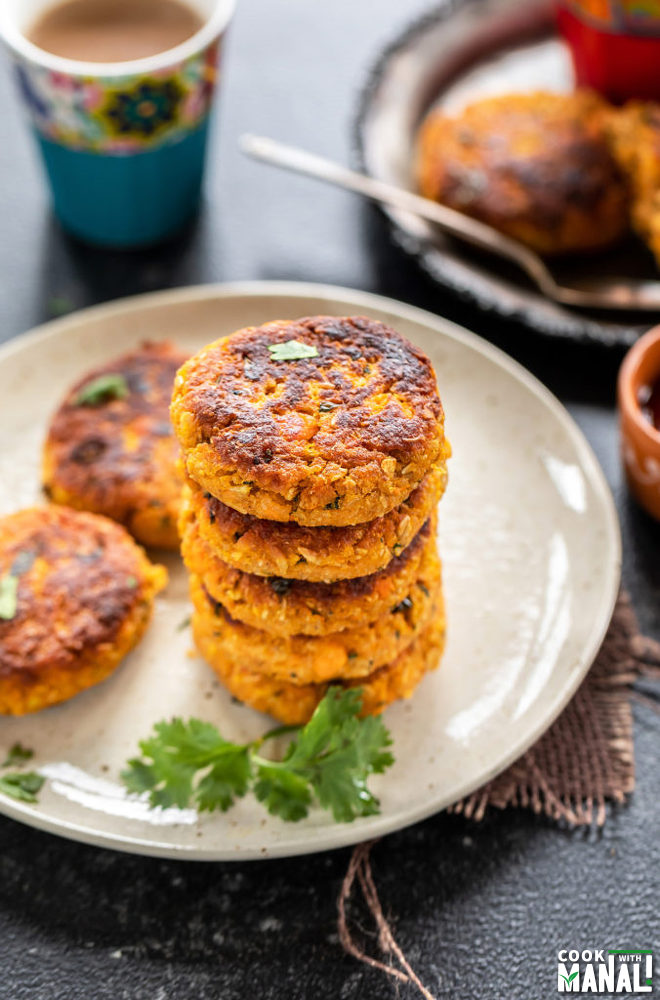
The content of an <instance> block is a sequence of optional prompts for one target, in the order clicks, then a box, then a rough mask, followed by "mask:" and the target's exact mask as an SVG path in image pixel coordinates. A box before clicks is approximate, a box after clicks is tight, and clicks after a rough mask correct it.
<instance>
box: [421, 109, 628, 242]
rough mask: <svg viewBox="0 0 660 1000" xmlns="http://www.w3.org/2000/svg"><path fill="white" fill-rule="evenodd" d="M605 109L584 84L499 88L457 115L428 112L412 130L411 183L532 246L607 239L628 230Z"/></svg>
mask: <svg viewBox="0 0 660 1000" xmlns="http://www.w3.org/2000/svg"><path fill="white" fill-rule="evenodd" d="M610 114H611V109H609V108H608V106H607V105H606V104H605V103H604V102H603V101H602V100H601V99H600V98H599V97H597V96H596V95H595V94H592V93H591V92H589V91H577V92H576V93H573V94H553V93H544V92H536V93H529V94H506V95H501V96H498V97H487V98H484V99H483V100H480V101H476V102H475V103H473V104H470V105H468V107H466V108H465V109H464V110H463V111H461V112H460V113H458V114H457V115H448V114H445V113H444V112H443V110H442V109H439V110H434V111H431V113H430V114H429V115H428V117H427V118H426V120H425V122H424V124H423V125H422V127H421V130H420V134H419V150H418V160H417V176H418V182H419V187H420V190H421V192H422V194H423V195H425V196H426V197H427V198H431V199H433V200H434V201H439V202H442V203H443V204H445V205H449V206H450V207H451V208H454V209H456V210H457V211H459V212H464V213H465V214H466V215H471V216H473V217H474V218H476V219H480V220H481V221H482V222H486V223H488V224H489V225H491V226H493V227H494V228H495V229H498V230H500V231H501V232H503V233H506V234H507V235H509V236H513V237H514V238H515V239H518V240H520V241H521V242H523V243H526V244H528V245H529V246H530V247H532V248H533V249H535V250H537V251H538V252H539V253H542V254H559V253H566V252H574V251H581V250H596V249H599V248H601V247H606V246H609V245H610V244H612V243H614V242H615V241H616V240H617V239H618V238H619V237H620V236H622V235H623V234H624V233H625V232H626V230H627V229H628V193H627V189H626V183H625V181H624V179H623V177H622V174H621V173H620V171H619V168H618V166H617V164H616V162H615V160H614V157H613V156H612V153H611V151H610V147H609V143H608V135H607V122H608V117H609V115H610Z"/></svg>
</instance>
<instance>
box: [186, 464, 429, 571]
mask: <svg viewBox="0 0 660 1000" xmlns="http://www.w3.org/2000/svg"><path fill="white" fill-rule="evenodd" d="M446 483H447V468H446V465H445V464H444V462H443V463H442V464H441V465H439V466H438V467H437V468H435V469H432V470H431V472H429V473H428V474H427V475H426V476H425V477H424V479H423V480H422V482H421V483H420V484H419V486H417V487H416V488H415V489H414V490H413V492H412V493H411V494H410V496H408V497H406V499H405V500H404V501H403V503H402V504H400V505H399V506H398V507H395V508H394V509H393V510H391V511H389V512H388V513H387V514H384V515H383V516H382V517H379V518H376V519H375V520H373V521H367V522H365V523H362V524H355V525H348V526H346V527H343V528H307V527H304V526H303V525H300V524H296V523H295V521H290V522H289V523H288V524H282V523H281V522H278V521H264V520H262V519H261V518H257V517H253V516H252V515H250V514H240V513H239V512H238V511H235V510H232V508H231V507H227V505H226V504H223V503H221V502H220V501H219V500H216V499H215V497H213V496H211V494H210V493H207V492H205V491H204V490H203V489H202V488H201V487H199V486H197V485H196V484H195V483H193V482H192V480H190V479H189V480H188V484H187V485H186V486H185V487H184V494H183V506H182V515H181V522H180V529H181V535H182V536H183V535H184V534H185V532H186V531H187V530H188V526H189V525H191V524H194V525H195V528H196V530H197V532H198V533H199V535H200V536H201V538H202V539H203V540H204V542H205V543H206V544H207V545H208V547H209V549H211V550H212V551H213V552H214V554H215V555H216V556H217V557H218V558H219V559H222V561H223V562H225V563H226V564H227V565H228V566H232V567H234V568H235V569H240V570H243V571H244V572H246V573H256V574H259V575H260V576H280V577H285V578H286V579H291V580H309V581H312V582H316V583H319V582H320V583H331V582H332V581H334V580H347V579H353V578H354V577H359V576H368V575H369V574H372V573H376V572H378V570H381V569H383V568H384V567H385V566H387V565H388V563H389V562H390V560H392V559H393V558H396V556H399V555H401V553H402V552H403V551H404V550H405V548H406V546H407V545H409V544H410V543H411V542H412V540H413V539H414V538H415V536H416V535H417V533H418V531H419V530H420V528H421V527H422V525H423V524H424V523H425V521H427V520H428V518H429V517H430V516H431V514H432V513H433V511H434V510H435V508H436V505H437V503H438V501H439V499H440V497H441V496H442V494H443V492H444V489H445V486H446Z"/></svg>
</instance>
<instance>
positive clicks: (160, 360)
mask: <svg viewBox="0 0 660 1000" xmlns="http://www.w3.org/2000/svg"><path fill="white" fill-rule="evenodd" d="M185 358H186V354H185V353H183V352H182V351H180V350H179V349H178V348H176V347H174V346H173V345H172V344H169V343H159V344H155V343H145V344H143V345H142V346H141V347H140V348H139V349H138V350H136V351H134V352H132V353H130V354H125V355H123V356H122V357H119V358H115V359H114V360H113V361H110V362H108V363H107V364H105V365H102V366H100V367H98V368H95V369H94V370H93V371H90V372H88V373H87V374H86V375H85V376H84V378H81V379H79V381H78V382H77V383H76V384H75V385H74V386H73V387H72V389H71V390H70V391H69V393H68V394H67V396H66V399H65V400H64V402H63V403H62V405H61V406H60V407H59V409H58V410H57V412H56V413H55V415H54V417H53V419H52V422H51V425H50V430H49V432H48V437H47V439H46V443H45V446H44V454H43V482H44V489H45V491H46V493H47V495H48V497H49V498H50V499H51V500H53V501H54V502H55V503H60V504H66V505H67V506H69V507H75V508H76V509H78V510H90V511H93V512H95V513H97V514H105V515H106V516H107V517H111V518H112V519H113V520H115V521H119V522H120V523H121V524H124V525H125V526H126V527H127V528H128V530H129V531H130V532H131V534H133V535H134V536H135V537H136V538H137V539H138V541H140V542H142V543H143V544H144V545H151V546H161V547H163V548H171V549H176V548H178V544H179V542H178V532H177V519H178V514H179V508H180V503H181V488H182V486H181V475H180V473H179V471H178V470H177V469H176V462H177V458H178V454H179V446H178V444H177V441H176V438H175V437H174V434H173V432H172V426H171V423H170V417H169V405H170V400H171V397H172V386H173V384H174V376H175V374H176V371H177V369H178V368H179V366H180V365H181V364H182V363H183V361H184V360H185Z"/></svg>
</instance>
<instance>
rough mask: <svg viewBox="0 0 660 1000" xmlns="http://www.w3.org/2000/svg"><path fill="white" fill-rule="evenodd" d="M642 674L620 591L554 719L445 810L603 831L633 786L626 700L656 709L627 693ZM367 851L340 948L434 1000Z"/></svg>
mask: <svg viewBox="0 0 660 1000" xmlns="http://www.w3.org/2000/svg"><path fill="white" fill-rule="evenodd" d="M642 676H646V677H649V678H655V679H660V643H658V642H655V641H654V640H652V639H648V638H646V637H645V636H643V635H641V633H640V631H639V628H638V625H637V619H636V617H635V613H634V611H633V609H632V607H631V604H630V600H629V598H628V596H627V594H625V593H621V594H620V595H619V599H618V601H617V605H616V608H615V609H614V614H613V616H612V621H611V623H610V627H609V629H608V632H607V635H606V637H605V640H604V642H603V645H602V646H601V649H600V652H599V653H598V656H597V657H596V660H595V661H594V664H593V666H592V667H591V670H590V671H589V673H588V674H587V676H586V678H585V679H584V681H583V682H582V685H581V686H580V688H579V689H578V691H577V693H576V694H575V696H574V698H573V699H572V701H571V702H570V703H569V705H568V706H567V707H566V708H565V709H564V711H563V712H562V714H561V715H560V716H559V718H558V719H557V720H556V721H555V722H554V723H553V725H552V726H551V727H550V728H549V729H548V731H547V732H546V733H545V735H544V736H542V737H541V739H540V740H539V741H538V743H535V744H534V746H533V747H531V748H530V749H529V750H528V751H527V752H526V753H524V754H523V755H522V757H520V758H519V759H518V760H517V761H516V762H515V763H514V764H512V765H511V767H509V768H508V769H507V770H506V771H504V772H503V773H502V774H500V775H499V776H498V777H496V778H494V779H493V780H492V781H489V782H488V784H487V785H484V787H483V788H480V789H479V790H478V791H476V792H474V793H473V794H472V795H470V796H468V798H466V799H463V800H462V801H461V802H458V803H456V805H454V806H452V808H451V810H450V811H451V812H454V813H461V814H462V815H464V816H466V817H468V818H469V819H473V820H476V821H479V820H481V819H483V817H484V815H485V813H486V811H487V809H488V808H489V807H495V808H497V809H505V808H507V807H518V808H527V809H532V810H533V811H534V812H535V813H541V814H543V815H545V816H548V817H549V818H551V819H553V820H561V821H564V822H565V823H567V824H570V825H571V826H592V825H593V826H602V825H603V823H604V822H605V820H606V817H607V803H608V802H619V803H621V802H624V801H625V799H626V797H627V796H628V795H629V794H630V793H631V792H632V791H633V789H634V787H635V756H634V746H633V717H632V707H631V701H632V699H634V698H636V699H640V700H643V701H645V702H647V703H648V704H650V705H652V706H654V707H655V708H656V710H657V709H658V702H657V701H655V700H654V699H652V698H650V697H647V696H645V695H643V694H641V693H640V692H638V691H634V690H633V687H632V686H633V684H634V683H635V681H637V680H638V679H639V678H640V677H642ZM371 846H372V845H371V844H370V843H368V844H358V846H357V847H356V848H355V850H354V851H353V854H352V856H351V860H350V863H349V867H348V871H347V873H346V877H345V879H344V882H343V885H342V888H341V892H340V896H339V900H338V910H339V919H338V929H339V937H340V940H341V943H342V945H343V947H344V949H345V950H346V951H348V952H349V953H350V954H352V955H354V956H355V958H358V959H359V960H360V961H362V962H365V963H366V964H368V965H371V966H372V967H374V968H378V969H381V970H382V971H383V972H386V973H387V974H388V975H389V976H391V977H393V978H394V979H397V980H399V981H400V982H405V983H411V984H413V985H414V986H415V987H416V988H417V989H418V991H419V992H420V993H421V994H422V996H424V997H426V998H429V1000H433V998H432V995H431V994H430V993H429V991H428V990H427V989H426V988H425V987H424V986H423V984H422V983H421V982H420V980H419V978H418V977H417V975H416V974H415V972H414V970H413V969H412V968H411V967H410V964H409V963H408V960H407V959H406V956H405V955H404V954H403V952H402V951H401V949H400V948H399V946H398V945H397V943H396V941H395V940H394V937H393V934H392V930H391V928H390V926H389V924H388V922H387V920H386V919H385V917H384V915H383V911H382V909H381V906H380V901H379V899H378V892H377V889H376V886H375V883H374V881H373V876H372V872H371V866H370V862H369V854H370V850H371ZM356 885H357V886H359V887H360V890H361V893H362V896H363V898H364V901H365V903H366V905H367V908H368V910H369V911H370V913H371V915H372V917H373V919H374V923H375V925H376V930H377V934H378V945H379V948H380V951H381V952H382V954H383V956H384V957H385V958H386V960H387V962H381V961H380V960H378V959H376V958H372V957H371V956H369V955H367V954H366V953H365V952H364V951H363V950H362V948H361V947H360V946H359V945H357V944H356V942H355V939H354V937H353V934H352V931H351V928H350V922H349V918H348V905H349V904H350V901H351V896H352V894H353V891H354V888H355V887H356ZM393 963H397V964H398V966H399V968H397V967H396V966H395V965H394V964H393Z"/></svg>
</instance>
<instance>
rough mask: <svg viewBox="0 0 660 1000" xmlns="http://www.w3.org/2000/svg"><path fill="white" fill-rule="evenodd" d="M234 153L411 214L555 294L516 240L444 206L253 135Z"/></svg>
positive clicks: (546, 276) (542, 266)
mask: <svg viewBox="0 0 660 1000" xmlns="http://www.w3.org/2000/svg"><path fill="white" fill-rule="evenodd" d="M240 148H241V149H242V151H243V152H244V153H247V154H248V155H249V156H252V157H253V158H254V159H256V160H262V161H263V162H265V163H271V164H273V165H274V166H277V167H282V168H283V169H286V170H293V171H296V172H297V173H299V174H305V175H306V176H308V177H316V178H317V179H318V180H321V181H327V182H328V183H329V184H335V185H337V186H338V187H342V188H347V189H348V190H349V191H355V192H356V193H357V194H362V195H365V196H366V197H367V198H372V199H374V200H375V201H379V202H384V203H385V204H387V205H392V206H393V207H394V208H399V209H402V210H403V211H405V212H412V213H413V214H414V215H418V216H420V217H421V218H423V219H427V220H428V221H429V222H433V223H435V224H436V225H437V226H440V228H441V229H443V230H444V231H445V232H447V233H449V234H450V235H451V236H456V237H458V238H459V239H461V240H465V241H466V242H468V243H471V244H472V245H473V246H476V247H479V248H480V249H482V250H487V251H489V252H490V253H497V254H499V255H500V256H504V257H508V258H509V259H510V260H513V261H514V262H515V263H516V264H518V265H519V267H522V268H523V270H524V271H526V272H527V274H529V276H530V277H531V278H532V279H533V281H534V282H536V284H537V285H538V286H539V288H540V289H541V290H542V291H543V292H545V293H546V294H547V295H550V296H553V297H554V296H555V294H556V291H557V286H556V283H555V281H554V279H553V278H552V276H551V274H550V272H549V271H548V270H547V268H546V266H545V264H544V263H543V262H542V261H541V260H540V258H539V257H537V255H536V254H535V253H533V252H532V251H530V250H528V249H527V247H525V246H523V245H522V243H518V241H517V240H513V239H510V238H509V237H508V236H504V235H502V233H499V232H498V231H497V230H496V229H493V228H492V227H491V226H488V225H486V224H485V223H483V222H478V221H477V220H476V219H471V218H470V217H469V216H467V215H463V214H462V213H461V212H456V211H454V209H452V208H447V206H446V205H440V204H438V203H437V202H435V201H431V200H430V199H428V198H422V197H421V195H418V194H414V193H413V192H412V191H406V190H405V189H404V188H399V187H395V186H394V185H393V184H387V183H386V182H385V181H380V180H377V179H376V178H374V177H368V176H367V175H366V174H360V173H358V172H357V171H355V170H349V168H348V167H343V166H341V165H340V164H339V163H334V162H333V161H332V160H326V159H325V157H322V156H316V155H315V154H314V153H308V152H306V151H305V150H303V149H298V148H296V147H294V146H287V145H285V144H284V143H281V142H276V141H275V140H274V139H267V138H265V137H264V136H257V135H243V136H241V139H240Z"/></svg>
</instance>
